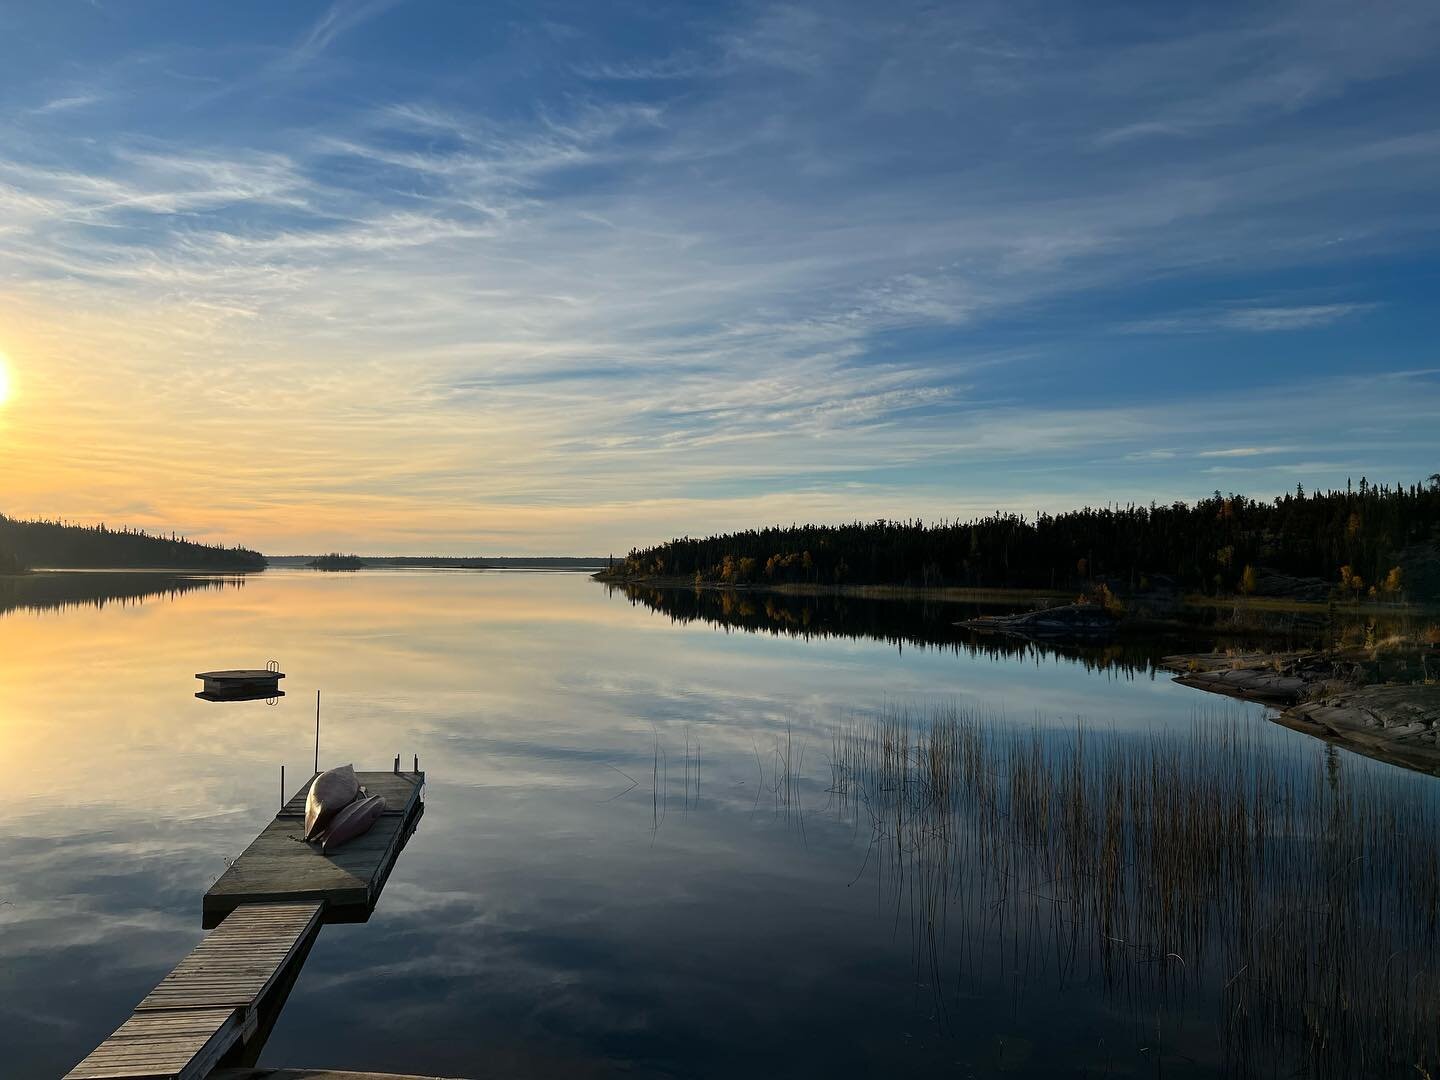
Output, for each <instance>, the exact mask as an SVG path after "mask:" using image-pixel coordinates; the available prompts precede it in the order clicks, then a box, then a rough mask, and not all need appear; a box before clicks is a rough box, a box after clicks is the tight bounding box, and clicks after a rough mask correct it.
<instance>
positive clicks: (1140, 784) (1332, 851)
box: [828, 706, 1440, 1076]
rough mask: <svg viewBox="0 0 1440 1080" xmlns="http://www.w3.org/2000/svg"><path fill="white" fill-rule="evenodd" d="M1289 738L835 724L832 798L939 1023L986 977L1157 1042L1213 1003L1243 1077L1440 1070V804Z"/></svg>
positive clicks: (862, 721)
mask: <svg viewBox="0 0 1440 1080" xmlns="http://www.w3.org/2000/svg"><path fill="white" fill-rule="evenodd" d="M1276 734H1277V733H1275V732H1272V731H1267V730H1266V729H1263V728H1256V727H1253V726H1251V725H1248V724H1243V723H1240V722H1239V721H1238V718H1236V717H1230V716H1227V715H1225V714H1224V713H1223V712H1222V713H1219V714H1201V715H1199V716H1197V719H1196V721H1195V723H1194V724H1193V725H1192V727H1191V728H1190V730H1188V731H1176V730H1173V729H1172V730H1163V731H1157V732H1151V733H1147V734H1146V735H1145V736H1143V737H1106V736H1105V735H1104V733H1103V732H1095V731H1094V730H1093V729H1089V728H1086V727H1085V726H1083V725H1080V726H1076V727H1070V728H1059V729H1042V728H1039V727H1035V728H1029V729H1027V728H1025V727H1023V726H1018V725H1016V724H1014V723H1011V722H1006V721H1004V720H1003V719H1001V718H997V717H994V716H991V715H990V714H987V713H984V712H977V711H971V710H960V709H957V708H955V707H953V706H952V707H939V708H931V709H924V710H887V711H885V712H883V713H881V714H879V715H876V716H873V717H872V716H862V717H857V718H855V719H853V720H852V721H850V722H849V723H846V724H844V725H842V726H841V727H839V728H838V729H837V730H836V731H835V733H834V736H833V745H832V750H831V755H830V759H831V766H830V768H831V779H830V785H829V788H828V790H829V792H830V795H831V800H832V805H831V808H832V811H833V812H834V813H836V814H837V815H838V816H840V817H841V819H842V820H847V819H848V820H850V821H853V823H854V827H855V829H856V833H857V835H858V836H859V837H860V838H861V842H862V844H863V842H864V839H865V837H866V834H867V833H868V834H869V844H868V846H866V851H865V860H866V864H867V865H871V864H873V865H874V866H875V876H876V879H877V881H878V883H879V885H878V887H879V888H880V890H881V906H882V908H884V909H886V910H887V911H888V910H890V909H893V911H894V915H893V918H894V919H895V920H896V925H897V926H898V925H900V920H901V919H902V918H903V917H904V914H905V913H906V912H907V911H908V914H909V923H910V932H911V936H912V943H913V944H912V947H913V952H914V957H915V963H916V965H917V968H916V980H915V981H916V985H917V987H927V988H929V992H930V993H931V994H933V995H934V999H935V1007H936V1009H937V1010H938V1011H942V1012H944V1011H946V1010H949V1009H959V1010H963V1009H964V1008H965V1004H966V1003H965V999H964V998H963V996H962V995H961V994H959V993H957V992H956V991H953V990H951V989H950V988H951V987H959V986H964V985H966V979H967V976H969V975H971V973H977V974H984V973H993V974H992V975H991V977H994V975H996V974H998V975H999V976H1000V977H1001V978H1003V979H1004V980H1005V983H1004V991H1005V992H1006V993H1013V994H1015V995H1016V998H1017V1000H1019V998H1020V996H1021V995H1022V994H1023V995H1025V996H1026V997H1027V998H1029V999H1031V1000H1033V999H1034V995H1036V993H1037V986H1036V981H1037V980H1048V981H1049V982H1050V984H1052V985H1054V986H1057V987H1065V986H1071V985H1077V984H1078V985H1080V986H1086V985H1093V986H1094V987H1095V992H1098V993H1101V994H1103V995H1104V997H1105V998H1106V1000H1107V1004H1108V1007H1110V1008H1113V1009H1115V1010H1116V1011H1118V1012H1120V1013H1121V1014H1123V1015H1132V1016H1133V1017H1134V1021H1135V1024H1136V1029H1137V1030H1142V1029H1143V1030H1147V1031H1149V1032H1150V1036H1149V1037H1153V1038H1157V1039H1158V1038H1161V1037H1162V1036H1161V1031H1160V1025H1161V1021H1160V1018H1159V1016H1158V1015H1157V1007H1156V1002H1157V1001H1178V1002H1181V1003H1183V1005H1182V1008H1185V1009H1196V1010H1200V1011H1199V1014H1198V1017H1199V1021H1198V1022H1199V1024H1200V1027H1201V1028H1202V1029H1206V1030H1208V1029H1209V1028H1210V1026H1211V1024H1212V1023H1213V1026H1214V1031H1215V1034H1216V1038H1217V1046H1216V1049H1217V1051H1218V1052H1219V1054H1220V1058H1219V1061H1218V1062H1217V1064H1218V1065H1219V1066H1220V1068H1221V1071H1223V1072H1224V1074H1225V1075H1232V1074H1233V1075H1246V1076H1248V1075H1272V1074H1273V1075H1299V1074H1301V1073H1304V1074H1305V1075H1316V1076H1362V1075H1363V1076H1382V1075H1383V1076H1401V1075H1415V1076H1430V1075H1432V1074H1433V1073H1434V1072H1435V1071H1436V1066H1437V1062H1440V1040H1437V1028H1436V1025H1435V1022H1434V1016H1435V1011H1436V1009H1437V1008H1440V978H1437V975H1436V971H1435V969H1434V966H1433V964H1432V963H1431V962H1430V961H1431V958H1432V957H1433V956H1434V950H1435V948H1436V945H1437V926H1440V922H1437V916H1440V899H1437V898H1440V870H1437V868H1440V842H1437V828H1440V810H1437V804H1436V802H1435V800H1434V799H1431V798H1424V797H1418V796H1420V794H1421V792H1420V789H1418V788H1414V787H1410V786H1398V787H1397V786H1396V785H1395V782H1394V779H1393V778H1390V777H1386V776H1385V775H1383V774H1382V773H1380V772H1379V770H1376V769H1373V768H1368V767H1359V766H1358V763H1350V762H1346V761H1345V760H1344V759H1342V758H1341V757H1340V756H1339V755H1338V754H1336V753H1335V752H1334V751H1333V750H1329V749H1328V748H1327V749H1326V750H1325V751H1324V752H1323V753H1317V754H1314V755H1308V756H1305V757H1302V758H1296V759H1290V758H1288V757H1287V756H1286V755H1285V754H1283V753H1281V752H1280V746H1281V742H1280V740H1279V739H1277V738H1276V737H1275V736H1276ZM1177 1041H1182V1040H1179V1039H1178V1038H1177Z"/></svg>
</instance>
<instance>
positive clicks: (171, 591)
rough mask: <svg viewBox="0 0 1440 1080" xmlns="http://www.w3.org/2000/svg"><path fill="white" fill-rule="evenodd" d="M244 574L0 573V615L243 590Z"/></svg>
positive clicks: (54, 571)
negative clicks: (209, 590) (207, 591)
mask: <svg viewBox="0 0 1440 1080" xmlns="http://www.w3.org/2000/svg"><path fill="white" fill-rule="evenodd" d="M244 584H245V578H244V577H243V576H240V575H196V574H169V573H163V572H158V571H125V570H101V571H93V570H83V571H80V570H77V571H69V570H41V571H36V572H34V573H31V574H13V575H11V574H0V616H3V615H5V614H6V613H7V612H11V611H54V610H62V611H63V610H64V609H65V608H71V607H85V606H88V607H96V608H103V607H105V606H106V605H107V604H118V605H121V606H124V605H128V604H143V603H144V602H145V601H146V600H153V599H163V600H174V599H175V598H176V597H178V596H182V595H184V594H185V593H188V592H195V591H197V590H203V589H217V590H221V589H227V588H230V589H238V588H240V587H241V586H242V585H244Z"/></svg>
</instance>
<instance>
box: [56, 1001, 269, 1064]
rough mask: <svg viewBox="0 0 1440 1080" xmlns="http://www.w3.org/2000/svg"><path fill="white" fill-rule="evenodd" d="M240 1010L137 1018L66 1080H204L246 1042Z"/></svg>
mask: <svg viewBox="0 0 1440 1080" xmlns="http://www.w3.org/2000/svg"><path fill="white" fill-rule="evenodd" d="M242 1030H243V1022H242V1019H241V1014H240V1010H239V1009H234V1008H216V1009H188V1010H185V1011H183V1012H167V1013H152V1014H150V1015H148V1016H145V1015H141V1014H138V1013H137V1014H136V1015H134V1016H132V1017H131V1018H130V1019H129V1020H127V1021H125V1023H123V1024H121V1025H120V1027H119V1028H117V1029H116V1031H115V1033H114V1034H113V1035H111V1036H110V1037H109V1038H108V1039H106V1040H105V1041H104V1042H103V1043H101V1044H100V1045H99V1046H97V1047H96V1048H95V1049H94V1050H93V1051H92V1052H91V1053H90V1055H89V1056H88V1057H86V1058H85V1060H84V1061H82V1062H80V1064H78V1065H76V1066H75V1068H73V1069H71V1070H70V1071H69V1072H68V1073H66V1074H65V1080H198V1078H199V1077H202V1076H205V1075H206V1074H207V1073H209V1072H210V1070H211V1069H213V1068H214V1067H215V1066H216V1064H218V1063H219V1061H220V1058H221V1057H222V1056H223V1055H224V1053H225V1051H226V1050H228V1049H229V1048H230V1046H231V1045H233V1044H234V1042H235V1041H236V1040H237V1039H239V1038H240V1035H241V1032H242Z"/></svg>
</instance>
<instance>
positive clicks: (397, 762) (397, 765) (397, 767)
mask: <svg viewBox="0 0 1440 1080" xmlns="http://www.w3.org/2000/svg"><path fill="white" fill-rule="evenodd" d="M395 775H396V776H399V775H400V755H399V754H396V755H395Z"/></svg>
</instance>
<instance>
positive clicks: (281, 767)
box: [280, 765, 285, 810]
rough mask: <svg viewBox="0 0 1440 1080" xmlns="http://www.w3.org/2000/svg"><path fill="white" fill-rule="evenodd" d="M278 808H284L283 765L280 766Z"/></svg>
mask: <svg viewBox="0 0 1440 1080" xmlns="http://www.w3.org/2000/svg"><path fill="white" fill-rule="evenodd" d="M280 809H281V810H284V809H285V766H284V765H281V766H280Z"/></svg>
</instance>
